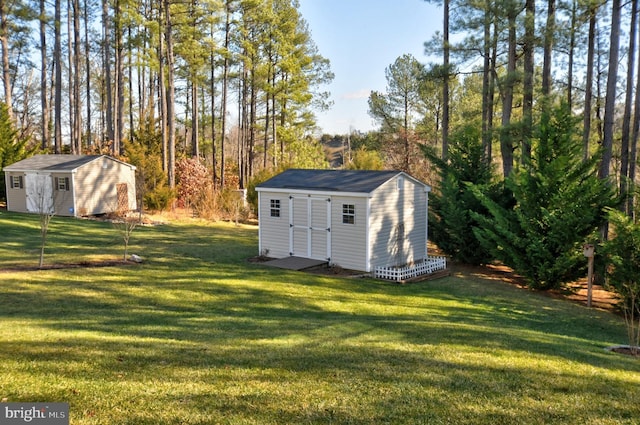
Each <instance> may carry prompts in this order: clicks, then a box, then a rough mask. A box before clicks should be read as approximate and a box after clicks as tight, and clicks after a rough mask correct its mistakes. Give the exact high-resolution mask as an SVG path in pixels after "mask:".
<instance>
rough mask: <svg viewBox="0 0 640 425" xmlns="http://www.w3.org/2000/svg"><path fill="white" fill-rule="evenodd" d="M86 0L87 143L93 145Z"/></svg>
mask: <svg viewBox="0 0 640 425" xmlns="http://www.w3.org/2000/svg"><path fill="white" fill-rule="evenodd" d="M88 3H89V1H88V0H84V55H85V57H84V60H85V72H86V75H85V78H86V88H85V90H86V99H87V100H86V104H87V145H88V146H91V145H93V135H92V131H91V48H90V44H89V10H88Z"/></svg>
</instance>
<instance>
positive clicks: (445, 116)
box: [405, 0, 533, 171]
mask: <svg viewBox="0 0 640 425" xmlns="http://www.w3.org/2000/svg"><path fill="white" fill-rule="evenodd" d="M530 1H533V0H530ZM443 37H444V39H443V44H444V45H443V46H442V51H443V55H444V57H443V65H444V75H443V80H442V159H443V160H444V161H446V159H447V153H448V150H449V72H450V70H449V0H444V17H443ZM405 137H408V135H406V136H405ZM407 149H408V146H407ZM407 155H408V151H407ZM405 165H406V166H407V171H408V167H409V164H408V161H407V163H406V164H405Z"/></svg>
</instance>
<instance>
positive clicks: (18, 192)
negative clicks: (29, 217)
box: [4, 171, 28, 213]
mask: <svg viewBox="0 0 640 425" xmlns="http://www.w3.org/2000/svg"><path fill="white" fill-rule="evenodd" d="M4 175H5V182H6V187H7V210H9V211H16V212H25V213H26V212H28V211H27V195H26V193H27V192H26V188H25V179H26V177H25V174H24V173H23V172H9V171H5V174H4ZM12 176H18V177H22V187H14V188H12V187H11V177H12Z"/></svg>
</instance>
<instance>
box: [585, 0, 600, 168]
mask: <svg viewBox="0 0 640 425" xmlns="http://www.w3.org/2000/svg"><path fill="white" fill-rule="evenodd" d="M596 11H597V9H596V7H595V6H591V7H590V8H589V38H588V42H587V44H588V47H587V77H586V87H585V92H584V124H583V130H582V145H583V157H584V160H585V161H586V160H587V158H588V157H589V139H590V138H591V115H592V111H591V102H592V99H593V66H594V63H593V62H594V57H595V51H596Z"/></svg>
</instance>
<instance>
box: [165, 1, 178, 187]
mask: <svg viewBox="0 0 640 425" xmlns="http://www.w3.org/2000/svg"><path fill="white" fill-rule="evenodd" d="M170 4H171V2H170V0H164V8H165V28H164V31H165V32H164V34H165V41H166V44H167V177H168V180H169V188H171V189H174V188H175V187H176V175H175V171H176V152H175V149H176V140H175V139H176V121H175V113H174V109H175V96H176V95H175V86H174V84H175V81H174V78H175V77H174V57H173V23H172V21H171V10H170V8H169V5H170Z"/></svg>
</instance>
